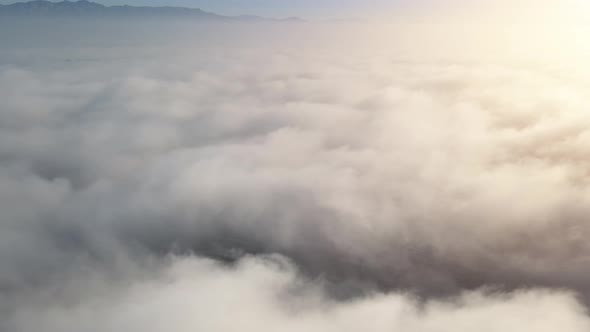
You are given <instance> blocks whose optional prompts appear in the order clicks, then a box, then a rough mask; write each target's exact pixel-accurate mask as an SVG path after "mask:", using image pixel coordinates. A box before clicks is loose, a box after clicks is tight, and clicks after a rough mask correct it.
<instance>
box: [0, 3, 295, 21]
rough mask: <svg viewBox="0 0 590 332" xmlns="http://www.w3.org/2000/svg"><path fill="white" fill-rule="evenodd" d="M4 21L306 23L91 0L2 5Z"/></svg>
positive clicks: (0, 12)
mask: <svg viewBox="0 0 590 332" xmlns="http://www.w3.org/2000/svg"><path fill="white" fill-rule="evenodd" d="M0 17H31V18H51V17H74V18H75V17H96V18H98V17H106V18H108V17H153V18H157V17H164V18H165V17H169V18H191V19H201V20H241V21H258V20H273V21H303V20H302V19H300V18H297V17H290V18H286V19H269V18H264V17H260V16H251V15H241V16H224V15H219V14H215V13H210V12H206V11H203V10H201V9H198V8H183V7H135V6H127V5H124V6H105V5H101V4H98V3H95V2H91V1H87V0H79V1H61V2H51V1H45V0H35V1H29V2H17V3H13V4H9V5H0Z"/></svg>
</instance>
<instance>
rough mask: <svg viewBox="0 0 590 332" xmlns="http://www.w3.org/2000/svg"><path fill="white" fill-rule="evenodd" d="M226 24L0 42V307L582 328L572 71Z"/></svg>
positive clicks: (189, 321)
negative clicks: (148, 36) (213, 34)
mask: <svg viewBox="0 0 590 332" xmlns="http://www.w3.org/2000/svg"><path fill="white" fill-rule="evenodd" d="M72 24H74V23H72ZM75 24H80V23H79V22H78V23H75ZM134 24H139V23H134ZM191 27H192V26H191ZM275 27H276V26H275ZM185 28H186V27H185ZM226 28H227V27H226ZM204 29H205V28H204ZM231 29H234V30H233V31H234V32H236V31H237V30H236V29H237V27H235V26H234V27H233V28H230V30H227V31H226V30H222V31H223V33H222V35H223V36H225V37H227V38H229V39H228V40H221V41H219V40H216V41H209V40H208V41H206V42H205V41H204V42H203V43H204V45H194V43H195V41H194V40H193V39H190V38H189V37H186V36H185V35H184V34H183V31H185V30H180V31H179V32H178V34H179V36H181V37H178V41H176V43H177V44H174V43H171V44H167V46H166V47H164V48H162V49H156V48H155V47H154V45H155V44H158V40H155V41H154V40H149V41H137V44H138V45H135V46H134V47H131V48H125V47H121V46H119V45H120V44H119V43H118V42H119V40H118V39H117V37H113V38H114V41H113V45H115V46H113V47H114V49H113V48H109V47H105V48H104V49H102V48H98V49H91V50H89V49H85V48H83V47H80V46H76V45H70V46H67V47H66V48H65V49H64V50H62V51H60V50H40V49H32V50H30V49H27V48H19V47H15V48H14V49H11V50H9V51H6V53H2V55H1V56H2V57H1V58H2V59H4V62H3V63H2V65H1V66H0V101H1V102H0V103H1V106H2V107H1V111H0V211H2V212H1V214H0V217H1V221H0V315H1V316H0V317H3V318H4V319H0V321H2V322H3V323H1V324H0V329H5V330H10V331H25V332H26V331H35V330H39V329H40V328H41V327H43V329H44V330H48V331H79V330H89V331H92V330H97V331H98V330H109V331H119V330H120V331H122V330H145V331H161V330H164V329H166V330H170V329H172V330H178V331H183V330H195V329H196V330H199V329H206V330H221V331H234V330H238V329H242V330H264V329H268V330H270V329H273V330H277V329H281V330H295V329H299V330H300V329H305V330H312V331H313V330H318V331H319V330H322V331H323V330H328V331H329V330H336V329H342V328H350V329H354V330H358V329H360V328H363V329H373V330H375V331H381V330H392V329H398V330H401V331H411V332H415V331H432V330H436V331H456V330H462V329H463V330H470V329H475V328H478V329H485V328H487V329H488V331H500V330H501V331H517V330H522V329H523V328H524V326H527V330H530V331H549V330H554V329H556V328H557V326H559V327H561V328H563V329H566V330H568V331H583V330H586V329H587V328H588V326H587V325H588V318H587V316H586V314H585V313H584V311H585V308H586V304H587V303H588V301H589V299H590V293H589V292H588V290H589V287H590V283H588V281H587V278H586V276H587V275H588V272H589V270H590V264H588V258H589V257H590V246H588V244H587V243H586V242H587V241H586V240H585V239H586V238H587V236H588V233H589V232H590V228H589V227H588V226H587V223H586V217H585V216H587V215H588V212H589V211H588V206H590V205H589V204H588V200H589V198H590V197H589V195H588V191H587V190H586V188H585V183H586V182H587V180H588V174H587V168H588V163H587V161H586V160H585V157H584V156H585V151H587V150H588V146H587V145H588V144H587V141H588V140H587V139H586V138H587V137H586V136H587V135H588V133H587V130H586V128H588V125H589V124H590V123H589V122H590V118H589V117H588V115H587V114H586V112H585V107H586V101H585V96H586V95H587V94H588V91H587V90H588V88H587V87H586V85H585V84H583V83H582V82H583V80H578V79H579V78H580V77H581V75H583V73H580V72H577V71H572V70H570V69H566V68H559V69H555V67H554V66H545V67H543V66H533V65H531V66H522V65H518V64H514V63H508V62H500V61H498V62H495V63H490V62H488V61H484V60H479V61H471V62H466V61H465V62H464V61H461V62H459V61H456V62H441V61H439V58H438V57H437V56H436V55H432V60H430V61H422V60H420V61H418V60H415V61H407V58H405V59H399V53H397V52H395V53H388V52H389V50H388V49H387V48H384V49H383V50H382V49H378V50H380V51H381V52H373V51H371V52H368V51H369V50H363V49H352V48H351V46H350V45H349V44H348V45H341V44H339V43H340V42H338V41H332V43H327V44H326V45H324V46H320V44H321V43H319V41H320V40H321V39H322V38H324V37H325V36H330V33H332V32H333V31H332V32H330V29H333V27H332V28H330V27H328V28H326V27H324V29H326V30H327V31H328V32H326V30H318V35H320V36H321V37H317V36H316V38H317V39H314V41H313V42H310V43H311V45H309V46H308V47H303V46H300V45H305V43H303V41H302V40H304V39H305V38H304V35H305V34H303V33H302V32H301V31H299V30H295V31H293V30H288V31H286V32H285V31H283V30H281V32H285V33H286V36H289V37H291V38H292V39H289V40H291V42H290V43H288V44H289V45H286V44H285V43H284V42H281V41H280V40H282V39H283V38H284V37H285V35H282V34H280V33H276V35H275V34H274V33H273V34H270V35H269V36H274V37H273V38H274V39H270V40H268V39H265V38H261V37H254V36H252V35H250V31H249V30H248V29H252V27H245V28H244V30H245V32H243V33H244V36H245V38H250V39H248V43H250V44H249V45H250V46H249V47H248V48H242V47H241V46H242V45H241V42H240V39H239V38H238V37H236V36H233V37H228V36H231V35H232V34H231V33H230V32H231V31H232V30H231ZM289 29H292V27H290V28H289ZM301 29H309V27H305V28H301ZM318 29H320V28H319V27H318ZM160 33H161V32H160ZM322 34H324V35H322ZM277 35H280V38H279V37H277ZM144 36H145V35H144ZM225 37H224V38H225ZM121 38H123V37H121ZM187 38H188V39H187ZM232 40H235V45H232V43H230V41H232ZM305 40H306V39H305ZM143 43H145V44H143ZM359 43H360V42H359ZM117 47H118V48H117ZM418 49H420V50H423V48H421V47H418ZM371 50H374V49H371ZM414 51H416V49H410V50H408V52H409V53H404V52H403V50H402V51H400V52H401V54H411V52H414ZM38 52H40V53H38ZM368 53H372V54H368ZM14 54H21V55H20V56H14ZM36 55H40V57H41V58H43V60H38V59H37V60H35V59H36ZM423 56H426V55H423ZM64 59H66V60H64ZM420 59H422V58H420ZM582 78H583V77H582ZM269 255H270V256H271V258H268V256H269ZM578 301H580V302H578ZM228 308H230V309H231V310H230V309H228ZM228 312H236V315H237V317H236V318H235V320H233V319H228V318H227V315H228ZM531 317H535V318H539V317H541V318H542V319H540V320H539V322H538V325H535V324H536V323H533V322H532V321H531ZM2 324H3V325H2ZM564 326H567V328H565V327H564Z"/></svg>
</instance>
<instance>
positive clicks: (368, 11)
mask: <svg viewBox="0 0 590 332" xmlns="http://www.w3.org/2000/svg"><path fill="white" fill-rule="evenodd" d="M13 2H16V1H14V0H0V3H2V4H7V3H13ZM95 2H98V3H102V4H105V5H121V4H127V5H133V6H180V7H198V8H201V9H203V10H208V11H212V12H216V13H219V14H226V15H240V14H256V15H264V16H276V17H279V16H301V17H359V16H363V17H364V16H373V15H377V14H379V13H383V11H390V10H392V9H393V8H394V7H395V6H399V5H403V3H404V2H408V1H407V0H398V1H395V0H394V1H392V0H371V1H361V0H323V1H314V0H299V1H292V0H222V1H219V0H95Z"/></svg>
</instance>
